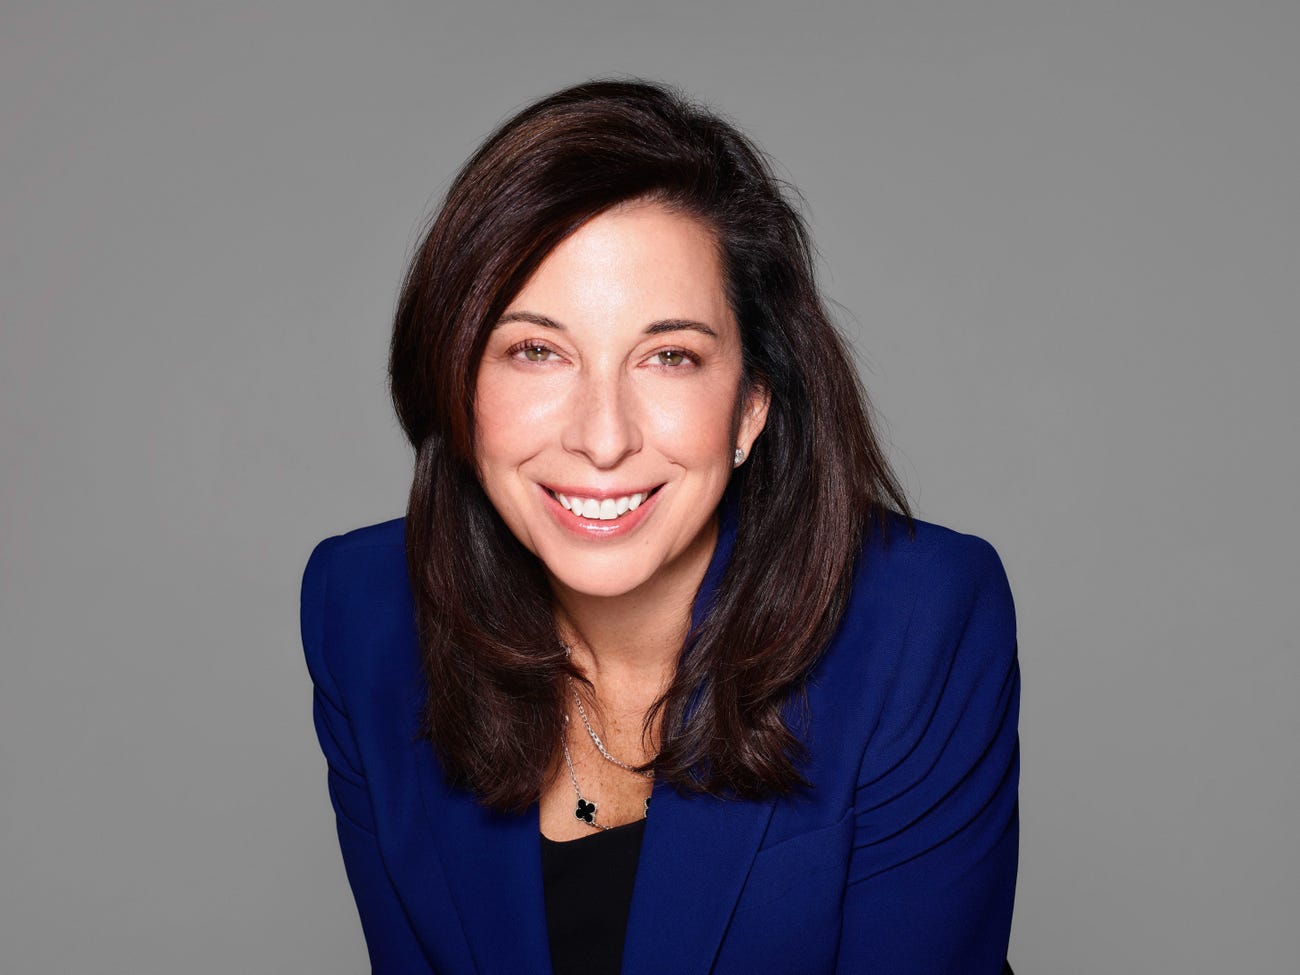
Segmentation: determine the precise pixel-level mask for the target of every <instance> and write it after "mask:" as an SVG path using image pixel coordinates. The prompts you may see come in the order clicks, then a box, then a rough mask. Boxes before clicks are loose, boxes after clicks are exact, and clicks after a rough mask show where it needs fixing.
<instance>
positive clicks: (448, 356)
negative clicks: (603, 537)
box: [389, 81, 912, 811]
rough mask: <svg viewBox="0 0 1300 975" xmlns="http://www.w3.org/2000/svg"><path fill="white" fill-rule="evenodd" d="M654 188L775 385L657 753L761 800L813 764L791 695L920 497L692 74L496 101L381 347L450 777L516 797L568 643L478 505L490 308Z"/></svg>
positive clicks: (428, 671) (790, 225) (551, 744)
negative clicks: (686, 225) (603, 216)
mask: <svg viewBox="0 0 1300 975" xmlns="http://www.w3.org/2000/svg"><path fill="white" fill-rule="evenodd" d="M645 200H648V201H654V202H657V203H659V204H661V205H663V206H665V207H668V208H670V209H671V210H673V211H675V212H680V213H684V214H688V215H690V216H692V217H695V218H697V219H699V220H701V221H703V222H704V223H705V225H706V226H708V227H709V228H711V230H712V231H713V233H714V234H715V235H716V237H717V240H718V243H719V248H720V252H721V254H722V264H723V273H724V278H725V284H726V288H727V292H728V299H729V301H730V304H731V309H732V311H733V313H734V315H735V318H736V321H737V322H738V323H739V326H740V334H741V343H742V349H743V379H742V387H743V388H747V387H748V384H752V383H761V384H762V385H763V386H765V387H766V388H767V389H768V391H770V394H771V404H770V407H769V409H768V416H767V423H766V426H765V428H764V431H763V433H762V434H761V436H760V437H759V438H758V440H757V441H755V443H754V445H753V449H752V452H751V455H750V457H749V458H748V460H747V462H746V463H745V464H744V465H743V466H742V467H740V468H738V469H736V470H735V471H734V472H733V475H732V478H733V481H732V484H731V485H730V486H729V488H728V492H729V495H731V496H734V497H736V498H738V502H739V516H738V523H737V532H736V538H735V544H734V548H733V550H732V554H731V558H730V561H729V563H728V567H727V570H726V572H725V574H724V576H723V578H722V581H721V583H720V588H719V590H718V592H717V596H716V598H715V600H714V601H713V603H712V605H711V608H710V610H709V612H708V613H707V615H706V616H705V618H704V620H703V622H702V623H701V624H700V625H699V626H698V627H695V628H694V629H693V631H692V632H691V633H690V634H689V635H688V637H687V646H688V648H689V652H688V653H684V654H683V655H682V657H681V659H680V661H679V664H678V668H677V673H676V676H675V679H674V680H673V681H672V682H671V685H670V686H669V688H668V689H667V691H666V692H665V693H664V694H663V696H662V697H661V698H660V699H659V700H658V701H657V702H656V704H655V706H654V707H653V708H651V712H650V715H648V716H647V719H646V728H647V729H648V728H649V727H650V726H651V721H652V719H653V717H654V716H656V715H658V716H661V717H662V719H663V721H662V748H661V749H660V752H659V754H658V756H657V757H656V758H655V760H654V762H653V764H652V767H653V768H654V771H655V774H656V776H657V777H658V778H660V779H664V780H667V781H669V782H671V783H673V784H674V785H676V786H678V787H679V788H682V789H687V790H694V791H707V792H710V793H713V794H716V795H733V796H739V797H753V796H760V795H768V794H782V793H787V792H789V791H791V790H792V789H794V788H796V787H798V786H799V785H800V784H801V783H802V782H803V781H804V780H803V777H802V775H801V774H800V771H799V764H800V762H801V761H802V760H803V758H804V757H805V754H804V751H803V748H802V746H801V744H800V741H799V736H798V733H797V731H798V729H797V728H791V727H790V722H791V717H790V715H789V714H788V713H787V711H788V710H789V709H788V708H787V705H788V704H789V703H790V702H791V701H792V700H793V699H795V698H796V697H797V695H798V692H799V691H801V689H802V685H803V682H804V679H805V678H806V676H807V674H808V672H809V670H810V669H811V667H812V666H813V664H814V663H815V661H816V659H817V657H818V655H819V654H820V652H821V651H822V650H823V649H824V647H825V646H826V644H827V643H828V641H829V640H830V638H831V636H832V635H833V633H834V631H835V627H836V625H837V624H838V622H839V619H840V617H841V615H842V613H843V610H844V607H845V603H846V601H847V598H848V594H849V590H850V586H851V583H852V575H853V571H854V567H855V564H856V560H857V559H858V558H859V556H860V553H861V551H862V548H863V542H864V537H865V535H866V533H869V532H872V531H875V530H879V531H880V532H881V533H886V532H887V528H888V524H889V522H890V521H891V520H893V518H894V515H895V514H900V515H902V516H903V518H904V519H905V520H906V522H907V524H908V526H909V529H910V527H911V524H912V520H911V513H910V511H909V509H908V504H907V500H906V497H905V495H904V493H903V491H902V489H901V487H900V486H899V484H898V482H897V480H896V478H895V476H894V475H893V473H892V472H891V471H890V469H889V466H888V462H887V460H886V458H885V455H884V452H883V451H882V450H881V447H880V445H879V443H878V441H877V438H876V436H875V434H874V432H873V429H872V425H871V422H870V419H869V411H868V408H867V403H866V398H865V394H864V392H863V390H862V388H861V385H860V383H859V380H858V377H857V373H856V371H855V369H854V368H853V366H852V364H851V362H850V358H849V356H848V354H847V353H846V350H845V348H844V345H843V343H842V341H841V339H840V337H839V335H838V333H837V332H836V330H835V328H834V326H833V325H832V324H831V321H830V319H829V317H828V315H827V314H826V310H825V308H824V306H823V304H822V301H821V298H820V296H819V293H818V291H817V288H816V285H815V280H814V266H813V257H812V248H811V244H810V241H809V238H808V234H807V230H806V229H805V227H804V224H803V221H802V219H801V217H800V215H799V213H798V211H797V210H796V209H795V208H794V206H793V205H792V204H791V203H790V202H789V200H787V198H786V196H785V194H784V193H783V192H782V185H781V184H780V183H779V182H778V180H777V179H776V178H775V177H774V176H773V174H772V171H771V167H770V166H769V164H768V162H767V160H766V158H765V157H764V155H763V153H762V152H761V151H760V150H759V149H758V148H757V147H756V146H755V145H754V144H753V143H751V142H750V141H749V140H748V139H747V138H746V137H745V136H744V135H742V134H741V133H740V132H739V131H737V130H736V128H735V127H734V126H732V125H731V124H730V123H728V122H727V121H726V120H724V119H722V118H721V117H719V116H717V115H715V114H713V113H711V112H709V111H707V110H704V109H702V108H700V107H698V106H696V105H694V104H692V103H691V102H689V101H688V100H686V99H685V98H684V97H682V96H681V95H680V94H678V93H676V92H674V91H672V90H670V89H668V88H666V87H664V86H662V85H658V84H651V83H646V82H641V81H591V82H588V83H585V84H580V85H577V86H575V87H572V88H568V89H565V90H563V91H560V92H557V93H555V94H553V95H550V96H548V97H546V98H544V99H542V100H541V101H538V102H536V103H534V104H533V105H531V106H529V107H527V108H525V109H523V110H522V111H520V112H519V113H518V114H516V115H514V116H513V117H512V118H510V119H509V120H507V121H506V122H505V123H504V124H503V125H502V126H501V127H500V128H499V129H498V130H497V131H496V132H495V133H494V134H492V135H491V136H490V137H489V138H488V139H487V141H486V142H485V143H484V144H483V145H482V146H481V147H480V148H479V149H478V151H477V152H476V153H475V154H474V155H473V156H472V157H471V158H470V160H469V161H468V162H467V163H466V164H465V166H464V167H463V168H462V169H461V170H460V172H459V173H458V174H457V176H456V178H455V179H454V180H453V182H452V184H451V187H450V189H449V190H448V192H447V195H446V198H445V200H444V201H443V203H442V206H441V208H440V209H439V211H438V212H437V213H436V215H435V217H434V219H433V221H432V223H431V225H430V227H429V229H428V231H427V234H426V235H425V236H424V238H423V241H422V243H421V244H420V246H419V247H418V249H417V251H416V253H415V255H414V258H413V260H412V262H411V265H410V268H409V270H408V272H407V275H406V278H405V281H404V283H403V287H402V291H401V297H400V299H399V302H398V307H397V311H396V316H395V321H394V326H393V337H392V346H391V350H390V359H389V375H390V379H391V386H392V395H393V403H394V406H395V407H396V410H397V415H398V418H399V420H400V421H401V424H402V427H403V429H404V431H405V433H406V436H407V437H408V438H409V440H410V442H411V444H412V446H413V447H414V448H415V470H414V477H413V480H412V484H411V493H410V500H409V505H408V508H407V516H406V555H407V563H408V569H409V574H410V580H411V589H412V594H413V596H414V600H415V608H416V616H417V624H418V632H419V639H420V645H421V652H422V657H423V664H424V675H425V678H426V682H427V704H426V707H425V709H424V721H423V733H424V734H425V735H426V736H427V738H428V739H429V740H430V741H431V742H432V744H433V747H434V748H435V749H436V751H437V754H438V757H439V760H440V762H441V764H442V766H443V769H444V771H445V773H446V775H447V776H448V778H449V779H450V780H451V781H452V782H453V783H455V784H457V785H460V786H463V787H466V788H469V789H471V790H473V791H474V792H475V793H476V794H477V795H478V797H479V798H480V800H481V801H482V802H484V803H485V804H487V805H489V806H491V807H493V808H497V809H500V810H515V811H520V810H523V809H524V808H526V807H527V806H528V805H530V804H531V803H532V802H534V801H536V799H537V798H538V797H539V795H540V792H541V789H542V787H543V786H544V785H545V782H546V778H547V776H548V774H549V773H550V771H551V770H552V769H553V762H554V758H555V749H556V747H557V743H558V742H559V740H560V736H561V734H562V728H563V715H564V713H565V708H566V698H565V697H564V680H563V677H564V675H565V674H568V675H569V676H572V677H574V678H575V679H578V678H580V676H581V675H579V674H578V673H577V672H576V670H575V669H574V668H573V667H572V665H571V664H569V663H568V662H567V660H566V658H565V653H564V650H563V647H562V645H561V643H560V640H559V636H558V633H557V631H556V626H555V621H554V617H553V616H552V611H551V606H552V600H551V592H550V589H549V587H548V583H547V581H546V577H545V574H544V572H543V571H542V567H541V565H540V563H539V562H538V560H537V558H536V557H535V556H534V555H533V554H532V553H531V552H529V551H528V550H527V549H526V548H524V546H523V545H522V544H521V543H520V542H519V541H518V540H517V539H516V538H515V537H514V536H513V535H512V533H511V532H510V531H509V529H508V528H507V527H506V526H505V523H504V522H503V521H502V520H501V518H500V517H499V516H498V515H497V513H496V511H495V509H494V508H493V507H492V505H491V503H490V502H489V501H488V499H487V496H486V494H485V493H484V491H483V489H482V487H481V485H480V483H479V481H478V478H477V475H476V467H475V462H474V457H475V449H474V445H475V431H474V422H473V419H474V388H475V380H476V370H477V366H478V362H479V359H480V357H481V355H482V352H483V349H484V346H485V345H486V342H487V338H488V333H489V331H490V330H491V328H492V325H493V323H494V322H495V321H496V320H497V319H498V318H499V317H500V315H501V314H502V312H503V311H504V310H505V308H506V307H507V306H508V305H509V303H510V301H511V300H512V299H513V298H514V296H515V295H516V294H517V293H518V292H519V291H520V289H521V288H522V287H523V285H524V283H525V282H526V281H527V279H528V277H529V275H530V274H531V273H532V272H533V271H534V270H535V269H536V268H537V266H538V265H539V264H540V263H541V261H542V260H543V258H545V256H546V255H547V254H548V253H549V252H550V251H551V250H552V248H554V247H555V246H556V245H557V244H558V243H559V242H560V241H561V240H563V239H564V238H565V237H566V236H567V235H569V234H570V233H572V232H573V231H574V230H576V229H577V228H578V227H580V226H581V225H582V224H583V223H584V222H586V221H587V220H590V219H591V218H592V217H594V216H596V215H597V214H600V213H602V212H604V211H606V210H608V209H609V208H610V207H612V206H615V205H617V204H620V203H625V202H631V201H645Z"/></svg>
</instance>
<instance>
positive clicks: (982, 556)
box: [854, 515, 1006, 603]
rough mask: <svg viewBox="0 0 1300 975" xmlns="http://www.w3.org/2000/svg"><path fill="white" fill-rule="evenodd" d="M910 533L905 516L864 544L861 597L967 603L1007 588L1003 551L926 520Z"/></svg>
mask: <svg viewBox="0 0 1300 975" xmlns="http://www.w3.org/2000/svg"><path fill="white" fill-rule="evenodd" d="M913 526H914V531H913V532H912V533H910V534H909V532H908V530H907V524H906V522H905V521H904V520H903V518H902V517H901V516H897V515H896V516H893V517H892V518H891V520H890V523H889V530H888V532H887V533H886V534H884V535H882V534H880V533H878V532H873V533H872V534H871V535H870V536H868V538H867V539H866V542H865V544H864V545H863V549H862V554H861V558H860V560H859V566H858V572H857V576H856V578H855V587H854V588H855V594H857V593H858V592H859V591H861V590H864V589H870V590H880V589H883V590H885V591H887V592H889V593H890V595H891V596H892V597H893V598H894V599H895V600H897V599H898V597H900V596H904V595H911V596H916V597H917V598H918V599H921V600H923V601H928V600H937V601H938V602H940V603H942V602H951V601H954V600H955V601H957V602H960V601H962V597H963V596H965V597H969V596H971V595H973V594H974V593H975V591H976V590H978V589H980V588H982V587H985V586H988V585H990V584H995V585H997V584H1002V585H1005V583H1006V570H1005V568H1004V567H1003V564H1002V558H1001V556H1000V555H999V554H998V551H997V549H996V548H995V547H994V546H993V545H992V543H990V542H989V541H988V540H986V539H985V538H983V537H981V536H979V535H972V534H967V533H964V532H959V531H957V530H955V529H952V528H948V527H946V526H944V525H940V524H936V523H934V522H930V521H923V520H921V519H920V518H916V519H913Z"/></svg>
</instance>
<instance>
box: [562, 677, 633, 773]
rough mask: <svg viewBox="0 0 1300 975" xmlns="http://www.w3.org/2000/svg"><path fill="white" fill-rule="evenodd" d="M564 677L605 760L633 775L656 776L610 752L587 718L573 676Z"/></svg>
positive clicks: (585, 724) (581, 715)
mask: <svg viewBox="0 0 1300 975" xmlns="http://www.w3.org/2000/svg"><path fill="white" fill-rule="evenodd" d="M564 679H565V680H567V681H568V682H569V689H570V690H572V691H573V701H574V703H575V704H577V705H578V717H580V718H581V719H582V726H583V727H584V728H586V729H587V734H588V735H590V736H591V741H592V744H594V745H595V746H596V750H597V751H598V752H600V754H601V755H602V756H603V757H604V759H605V761H607V762H613V763H614V764H615V765H617V766H618V767H619V768H621V769H627V770H628V771H629V772H631V773H632V774H633V775H639V776H641V777H642V778H643V779H653V778H654V777H655V774H654V772H642V771H640V770H639V769H637V768H635V767H634V766H631V765H629V764H627V762H624V761H620V760H619V759H617V758H615V757H614V756H613V755H611V754H610V753H609V750H608V749H607V748H606V747H605V743H604V742H603V741H601V740H600V735H598V734H596V729H595V728H593V727H592V726H591V722H590V721H589V720H587V709H586V708H584V707H583V706H582V696H581V695H580V694H579V693H578V688H577V687H575V686H574V684H573V678H572V677H569V676H568V675H567V674H566V675H565V678H564Z"/></svg>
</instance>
